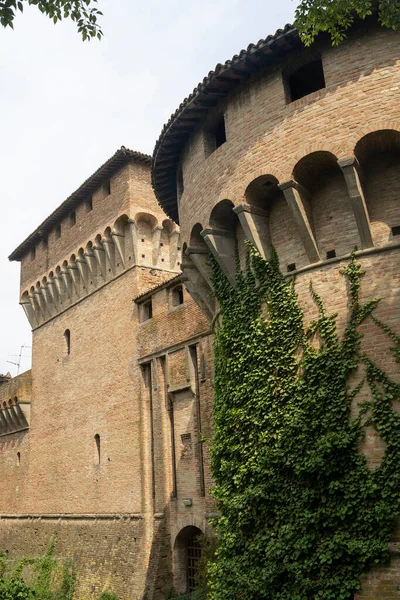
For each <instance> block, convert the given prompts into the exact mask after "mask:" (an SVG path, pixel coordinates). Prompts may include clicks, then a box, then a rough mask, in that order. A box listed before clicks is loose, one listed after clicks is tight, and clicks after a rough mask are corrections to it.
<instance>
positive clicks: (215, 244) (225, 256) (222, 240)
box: [201, 228, 236, 286]
mask: <svg viewBox="0 0 400 600" xmlns="http://www.w3.org/2000/svg"><path fill="white" fill-rule="evenodd" d="M201 236H202V237H203V238H204V241H205V243H206V244H207V247H208V249H209V251H210V253H211V254H212V255H213V257H214V258H215V260H216V261H217V263H218V264H219V266H220V267H221V269H222V271H223V272H224V273H225V275H226V276H227V278H228V279H229V281H230V282H231V284H232V285H233V286H235V284H236V281H235V273H236V260H235V253H236V236H235V234H234V233H233V232H230V231H225V230H222V229H212V228H207V229H203V231H202V232H201Z"/></svg>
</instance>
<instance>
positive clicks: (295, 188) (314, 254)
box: [278, 179, 321, 263]
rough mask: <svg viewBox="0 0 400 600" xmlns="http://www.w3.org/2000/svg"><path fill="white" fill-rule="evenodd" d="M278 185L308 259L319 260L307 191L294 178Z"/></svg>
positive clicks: (311, 260) (312, 261)
mask: <svg viewBox="0 0 400 600" xmlns="http://www.w3.org/2000/svg"><path fill="white" fill-rule="evenodd" d="M278 187H279V188H280V189H281V190H282V192H283V194H284V196H285V200H286V202H287V204H288V207H289V210H290V212H291V214H292V217H293V220H294V223H295V225H296V228H297V231H298V232H299V235H300V239H301V241H302V244H303V246H304V249H305V251H306V254H307V257H308V260H309V261H310V262H311V263H314V262H319V261H320V260H321V257H320V255H319V251H318V246H317V242H316V240H315V236H314V233H313V229H312V223H311V218H310V216H309V214H308V213H309V210H307V208H308V206H307V205H308V202H307V191H306V190H305V189H304V188H303V187H302V186H301V185H300V184H298V183H297V181H294V179H290V180H289V181H285V182H283V183H280V184H279V185H278Z"/></svg>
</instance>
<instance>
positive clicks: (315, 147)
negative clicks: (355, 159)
mask: <svg viewBox="0 0 400 600" xmlns="http://www.w3.org/2000/svg"><path fill="white" fill-rule="evenodd" d="M316 152H326V153H329V154H332V155H333V156H335V157H336V159H339V158H346V157H347V154H348V153H346V151H344V150H343V148H342V147H340V146H338V145H337V144H332V143H330V141H329V140H326V141H324V142H315V143H312V144H307V145H306V146H303V147H302V148H301V149H300V150H298V151H297V152H296V153H295V154H294V155H293V156H292V162H291V165H290V167H289V165H288V166H287V168H286V170H285V174H284V175H285V176H284V179H282V180H281V181H287V180H288V179H292V178H293V172H294V170H295V168H296V166H297V165H298V164H299V162H300V161H301V160H303V159H304V158H306V157H307V156H310V155H311V154H315V153H316Z"/></svg>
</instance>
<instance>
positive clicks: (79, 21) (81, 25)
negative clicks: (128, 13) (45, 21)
mask: <svg viewBox="0 0 400 600" xmlns="http://www.w3.org/2000/svg"><path fill="white" fill-rule="evenodd" d="M27 4H28V5H29V4H31V5H33V6H37V8H38V9H39V10H40V12H41V13H43V14H44V15H47V16H48V17H49V18H50V19H52V20H53V22H54V23H57V22H58V21H61V20H62V19H72V21H74V22H75V23H76V25H77V28H78V32H79V33H80V34H81V35H82V39H83V40H90V39H91V38H93V37H97V38H99V39H101V37H102V35H103V33H102V31H101V29H100V26H99V24H98V22H97V18H98V17H99V16H100V15H102V13H101V12H100V11H99V10H98V9H97V8H96V7H95V6H94V4H97V0H0V23H1V25H3V27H11V28H12V29H13V28H14V19H15V16H16V14H17V12H18V11H20V12H23V10H24V6H26V5H27Z"/></svg>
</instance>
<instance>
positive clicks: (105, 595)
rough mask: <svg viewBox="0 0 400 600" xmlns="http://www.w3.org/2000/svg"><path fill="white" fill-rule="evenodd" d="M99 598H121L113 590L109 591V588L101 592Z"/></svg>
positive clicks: (107, 599)
mask: <svg viewBox="0 0 400 600" xmlns="http://www.w3.org/2000/svg"><path fill="white" fill-rule="evenodd" d="M99 600H119V598H118V596H117V595H116V594H114V593H113V592H109V591H108V590H105V591H104V592H102V593H101V594H100V596H99Z"/></svg>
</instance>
